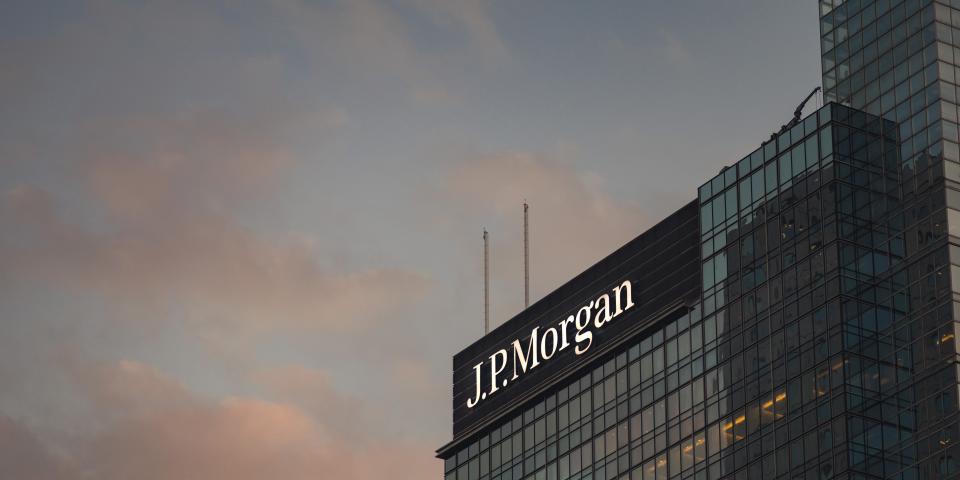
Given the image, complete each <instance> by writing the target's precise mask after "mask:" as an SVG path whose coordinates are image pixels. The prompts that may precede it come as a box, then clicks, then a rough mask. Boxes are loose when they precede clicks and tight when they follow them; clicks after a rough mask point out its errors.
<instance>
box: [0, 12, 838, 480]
mask: <svg viewBox="0 0 960 480" xmlns="http://www.w3.org/2000/svg"><path fill="white" fill-rule="evenodd" d="M4 4H5V5H4V14H3V15H2V16H0V172H2V174H0V478H17V479H26V480H29V479H43V480H46V479H54V480H59V479H105V480H114V479H130V478H137V479H143V480H154V479H158V480H159V479H220V478H232V479H236V480H253V479H277V478H282V479H293V480H297V479H307V478H310V479H317V478H320V479H327V478H329V479H358V480H367V479H382V478H392V479H400V480H406V479H425V478H437V479H439V478H442V462H440V461H439V460H436V459H435V458H434V451H435V450H436V449H437V448H438V447H440V446H441V445H443V444H445V443H447V442H448V441H449V440H450V439H451V434H452V432H451V423H452V420H451V398H450V396H451V368H452V356H453V354H454V353H456V352H457V351H459V350H460V349H462V348H463V347H465V346H466V345H469V344H470V343H472V342H473V341H474V340H476V339H477V338H479V336H480V335H481V334H482V329H483V327H482V322H483V296H482V284H483V283H482V282H483V279H482V271H483V270H482V269H483V263H482V260H483V257H482V251H483V246H482V240H481V232H482V230H483V228H486V229H488V230H489V231H490V234H491V303H492V308H491V318H492V323H493V325H494V326H495V325H498V324H499V323H501V322H503V321H506V320H507V319H509V318H510V317H512V316H513V315H515V314H516V313H518V312H519V311H520V310H521V309H522V306H523V288H522V282H523V271H522V204H523V202H524V200H526V201H527V202H528V203H529V204H530V209H531V210H530V215H531V216H530V240H531V261H530V262H531V296H532V299H533V300H536V299H538V298H540V297H542V296H543V295H544V294H546V293H548V292H550V291H552V290H553V289H555V288H556V287H558V286H559V285H561V284H562V283H563V282H564V281H565V280H567V279H569V278H571V277H572V276H574V275H575V274H576V273H578V272H580V271H582V270H583V269H585V268H587V267H589V266H590V265H592V264H593V263H594V262H596V261H597V260H599V259H600V258H602V257H604V256H605V255H607V254H609V253H610V252H612V251H613V250H614V249H615V248H617V247H618V246H620V245H622V244H623V243H625V242H627V241H628V240H630V239H631V238H633V237H634V236H636V235H638V234H640V233H641V232H643V231H644V230H646V229H647V228H649V227H650V226H652V225H653V224H655V223H656V222H657V221H658V220H660V219H662V218H663V217H665V216H666V215H668V214H669V213H671V212H673V211H674V210H676V209H678V208H680V207H681V206H683V205H684V204H685V203H687V202H688V201H690V200H692V199H693V198H694V197H695V195H696V188H697V187H698V186H699V185H700V184H702V183H703V182H705V181H707V180H708V179H709V178H710V177H712V176H713V175H714V174H716V173H717V172H718V171H719V169H720V168H722V167H723V166H725V165H729V164H732V163H734V162H736V161H737V160H738V159H740V158H741V157H743V156H745V155H747V154H749V153H750V152H751V151H752V150H753V149H754V148H756V147H757V146H758V145H759V144H760V142H761V141H762V140H764V139H765V138H766V137H768V136H769V134H770V132H771V131H773V130H776V129H778V128H779V126H780V125H781V124H783V123H785V122H786V121H788V120H789V118H790V117H791V116H792V113H793V110H794V108H795V107H796V105H797V104H798V103H799V102H800V101H801V100H802V99H803V98H804V97H805V96H806V95H807V93H808V92H809V91H810V90H811V89H813V88H814V87H815V86H817V85H819V81H820V80H819V73H820V69H819V56H818V43H817V28H818V26H817V17H816V16H817V6H816V2H815V1H813V0H808V1H803V2H800V1H796V0H724V1H722V2H718V1H716V0H675V1H660V0H643V1H614V0H609V1H608V0H604V1H600V2H579V1H557V0H549V1H548V0H512V1H498V2H495V1H473V0H391V1H382V0H343V1H316V2H314V1H307V0H260V1H244V0H230V1H227V0H224V1H177V0H171V1H164V2H153V1H126V2H123V1H115V0H95V1H62V2H60V1H35V0H27V1H20V0H11V1H7V2H4ZM813 107H815V105H810V106H809V107H808V110H807V111H811V110H812V108H813Z"/></svg>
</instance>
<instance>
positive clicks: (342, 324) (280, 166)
mask: <svg viewBox="0 0 960 480" xmlns="http://www.w3.org/2000/svg"><path fill="white" fill-rule="evenodd" d="M282 120H289V119H288V118H281V119H280V120H275V119H274V118H273V117H270V116H265V117H264V118H262V119H260V120H257V119H253V120H249V119H246V120H244V121H236V120H235V119H234V118H233V117H230V116H224V115H219V114H197V115H183V116H176V117H173V118H160V119H146V120H144V119H133V120H131V121H128V122H125V123H124V124H123V125H118V126H117V127H116V130H118V131H119V132H118V133H117V134H118V135H119V136H120V137H122V138H125V139H126V140H127V142H126V143H123V144H119V145H118V144H109V145H94V146H91V147H90V151H88V152H83V153H79V154H78V155H77V157H76V158H75V159H74V160H73V163H72V166H71V168H72V170H73V171H74V172H75V174H76V176H77V178H79V179H80V182H79V187H81V188H82V191H83V192H85V194H84V195H82V196H81V197H80V198H81V203H79V204H76V205H68V204H66V202H65V201H64V200H62V199H60V198H58V197H57V196H55V195H54V194H52V192H51V191H50V190H49V189H46V188H42V187H38V186H34V185H29V184H28V185H17V186H14V187H12V188H10V189H9V190H7V191H6V192H4V194H3V197H2V204H0V218H2V219H3V220H4V221H5V224H7V225H11V226H12V227H15V228H10V229H4V232H3V233H0V265H3V266H4V267H6V269H7V271H8V272H10V273H11V275H7V276H5V277H4V280H3V281H5V282H10V281H17V280H18V278H33V279H38V280H40V281H44V282H51V284H55V285H59V286H61V287H67V288H71V289H74V290H80V291H87V292H92V293H97V294H99V295H102V296H103V297H104V298H106V299H107V300H109V301H111V302H116V303H118V304H132V305H140V306H142V305H148V306H153V307H154V308H160V309H164V308H169V307H172V306H174V305H180V306H186V307H189V308H190V309H191V310H190V311H191V312H192V315H193V317H194V319H195V320H199V321H201V322H205V323H211V324H226V325H234V326H235V327H236V326H241V327H242V326H247V327H264V326H266V325H269V326H271V327H278V326H284V325H286V326H297V327H307V326H312V327H317V328H324V329H331V330H333V331H336V330H344V329H346V330H352V329H356V328H361V329H362V328H365V327H366V326H368V324H369V322H370V321H372V320H373V319H374V318H376V317H377V316H378V315H380V314H382V313H383V312H386V311H389V310H391V309H393V308H397V307H401V306H403V305H405V304H408V302H410V301H415V300H416V299H418V298H420V297H421V296H422V295H423V294H424V292H425V291H426V289H427V288H428V280H427V279H426V278H425V277H424V276H423V275H422V274H419V273H415V272H411V271H404V270H399V269H391V268H389V267H383V268H376V269H367V270H355V271H336V270H332V269H331V268H330V267H325V266H323V265H321V263H320V260H319V258H320V257H321V256H322V251H321V249H320V247H319V246H318V245H317V243H318V242H317V241H316V240H313V239H311V237H309V236H306V235H303V234H300V233H298V232H296V231H290V232H283V231H280V232H276V231H267V230H265V229H258V228H255V227H254V226H251V225H249V224H248V223H249V222H246V221H245V220H244V218H243V217H242V216H241V213H242V212H246V211H249V210H255V209H256V208H257V207H259V206H260V205H262V204H263V202H264V201H265V200H266V199H269V196H270V194H271V193H272V192H273V191H274V190H275V188H277V186H278V185H282V180H283V178H284V177H285V176H286V175H288V174H289V172H290V168H291V166H292V165H293V164H295V163H296V158H297V157H296V156H295V155H293V154H292V153H290V152H288V151H286V150H285V149H283V148H281V147H280V146H279V141H278V139H277V137H278V135H279V133H278V131H277V129H278V128H279V125H282ZM78 207H79V211H88V212H92V213H90V214H89V217H92V219H91V218H81V219H78V218H76V217H75V216H68V215H67V214H66V213H65V212H66V211H68V210H69V211H72V212H76V211H77V210H78ZM320 241H321V242H322V239H320Z"/></svg>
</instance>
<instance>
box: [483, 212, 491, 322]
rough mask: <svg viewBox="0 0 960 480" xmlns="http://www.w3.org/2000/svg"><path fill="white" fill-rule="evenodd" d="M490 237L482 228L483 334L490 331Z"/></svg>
mask: <svg viewBox="0 0 960 480" xmlns="http://www.w3.org/2000/svg"><path fill="white" fill-rule="evenodd" d="M489 244H490V238H489V235H488V234H487V229H486V228H484V229H483V334H484V335H486V334H488V333H490V247H489Z"/></svg>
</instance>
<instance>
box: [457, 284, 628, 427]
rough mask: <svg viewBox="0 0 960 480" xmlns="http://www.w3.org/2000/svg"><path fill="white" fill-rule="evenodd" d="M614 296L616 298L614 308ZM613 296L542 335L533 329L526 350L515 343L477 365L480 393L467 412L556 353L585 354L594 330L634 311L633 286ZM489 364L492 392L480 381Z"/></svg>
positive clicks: (622, 286) (601, 298)
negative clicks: (566, 351) (570, 348)
mask: <svg viewBox="0 0 960 480" xmlns="http://www.w3.org/2000/svg"><path fill="white" fill-rule="evenodd" d="M611 293H612V294H613V300H612V302H613V305H612V306H611V299H610V295H611ZM611 293H604V294H603V295H600V296H599V297H597V299H596V300H593V301H591V302H590V303H588V304H586V305H584V306H582V307H580V308H579V309H578V310H577V311H576V313H573V314H571V315H570V316H568V317H567V318H565V319H563V320H561V321H559V322H558V323H557V325H556V326H551V327H549V328H545V329H543V333H542V334H541V330H540V327H536V328H534V329H533V330H532V331H530V339H529V341H528V342H527V345H526V346H524V345H523V344H522V343H521V342H520V340H519V339H517V340H514V341H513V343H512V344H511V345H509V346H508V347H507V348H501V349H500V350H497V351H496V352H493V354H492V355H490V358H488V359H486V360H484V361H482V362H480V363H478V364H476V365H474V367H473V372H474V375H475V376H476V388H477V390H476V393H475V394H474V395H473V398H469V399H467V408H473V407H475V406H477V404H478V403H480V402H481V401H483V400H486V399H487V397H489V396H490V395H493V394H494V393H497V391H498V390H500V389H501V388H503V387H506V386H507V384H508V383H510V382H512V381H515V380H516V379H518V378H520V375H523V374H524V373H526V372H527V371H528V370H533V369H534V368H537V366H538V365H540V362H541V361H544V362H545V361H547V360H550V359H551V358H553V356H554V355H556V354H557V352H562V351H563V350H566V349H567V348H568V347H570V346H571V345H573V347H574V349H573V351H574V353H576V354H577V355H583V354H584V353H586V352H587V350H588V349H590V345H592V344H593V330H594V329H600V328H603V326H604V325H606V324H607V323H609V322H611V321H613V319H615V318H617V317H618V316H619V315H620V314H621V313H623V312H625V311H627V310H629V309H630V308H631V307H633V286H632V285H631V284H630V280H625V281H624V282H623V283H621V284H620V285H618V286H617V287H614V288H613V290H612V291H611ZM611 308H612V310H613V311H612V312H611ZM571 325H572V327H573V328H571ZM571 340H572V343H571ZM511 352H512V354H511ZM508 359H510V360H511V361H512V364H513V365H512V366H513V376H512V377H510V378H509V379H508V378H507V376H508V375H509V372H504V370H506V368H507V363H508V362H507V360H508ZM487 364H488V365H489V369H490V385H489V388H487V389H484V385H483V384H482V383H483V380H482V379H481V377H482V373H483V369H484V365H487Z"/></svg>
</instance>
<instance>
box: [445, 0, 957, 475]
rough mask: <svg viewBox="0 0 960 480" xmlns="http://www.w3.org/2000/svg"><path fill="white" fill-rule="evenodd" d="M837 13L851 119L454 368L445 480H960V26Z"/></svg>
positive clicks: (749, 165)
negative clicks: (959, 357)
mask: <svg viewBox="0 0 960 480" xmlns="http://www.w3.org/2000/svg"><path fill="white" fill-rule="evenodd" d="M958 3H960V2H958ZM958 6H960V5H958ZM955 12H956V13H955ZM820 14H821V33H822V38H821V43H822V47H823V78H824V80H823V81H824V89H825V97H826V99H828V100H830V101H831V102H832V103H828V104H827V105H825V106H824V107H823V108H821V109H819V110H818V111H816V112H814V113H812V114H810V115H808V116H807V117H806V118H803V119H799V118H798V119H796V120H794V121H791V122H790V123H789V124H788V125H786V126H785V127H784V128H780V129H779V132H778V133H777V134H776V135H774V136H772V137H771V139H770V140H769V141H767V142H765V143H764V144H763V145H761V146H760V147H759V148H758V149H757V150H755V151H754V152H752V153H750V154H749V155H747V156H745V157H744V158H743V159H741V160H740V161H738V162H736V163H735V164H732V165H730V166H729V167H727V168H725V169H724V170H723V171H722V172H721V173H720V174H719V175H717V176H715V177H714V178H712V179H711V180H710V181H708V182H706V183H705V184H704V185H703V186H702V187H700V189H699V191H698V195H697V199H696V200H694V201H692V202H691V203H690V204H688V205H686V206H685V207H683V208H681V209H680V210H678V211H677V212H676V213H674V214H672V215H670V216H669V217H667V218H666V219H665V220H663V221H662V222H660V223H659V224H657V225H656V226H654V227H652V228H651V229H650V230H648V231H647V232H644V233H643V234H641V235H640V236H638V237H637V238H636V239H634V240H632V241H631V242H629V243H628V244H627V245H625V246H623V247H622V248H620V249H619V250H617V251H616V252H613V253H612V254H611V255H610V256H608V257H607V258H605V259H603V260H601V261H600V262H598V263H597V264H596V265H594V266H593V267H591V268H589V269H588V270H586V271H585V272H583V273H581V274H580V275H578V276H577V277H575V278H573V279H572V280H570V281H569V282H567V283H566V284H564V285H563V286H561V287H560V288H558V289H557V290H556V291H554V292H552V293H550V294H548V295H547V296H545V297H544V298H543V299H541V300H540V301H538V302H536V303H534V304H533V305H531V306H530V307H529V308H528V309H526V310H524V311H523V312H521V313H520V314H518V315H517V316H516V317H514V318H512V319H510V320H508V321H507V322H506V323H504V324H503V325H501V326H500V327H498V328H497V329H495V330H493V331H492V332H491V333H490V334H488V335H487V336H485V337H483V338H482V339H480V340H478V341H477V342H475V343H474V344H472V345H470V346H468V347H467V348H465V349H464V350H463V351H461V352H460V353H458V354H457V355H456V356H455V357H454V365H453V410H454V419H453V440H452V441H451V442H450V443H449V444H447V445H446V446H444V447H442V448H441V449H440V450H438V452H437V453H438V456H439V457H441V458H442V459H444V463H445V476H446V479H448V480H508V479H509V480H520V479H527V478H531V479H538V480H541V479H542V480H557V479H559V480H567V479H574V480H586V479H591V480H612V479H631V480H638V479H640V480H652V479H657V480H659V479H688V478H689V479H711V480H712V479H720V478H736V479H741V478H742V479H746V478H751V479H756V478H791V479H792V478H803V479H828V478H858V479H866V478H903V479H913V478H917V479H920V478H955V477H956V476H957V475H958V473H960V468H958V466H957V463H956V462H957V459H958V458H960V452H958V451H957V448H960V447H958V445H957V442H958V441H960V432H958V426H957V422H958V420H957V412H958V406H957V393H958V384H960V381H958V370H957V365H956V344H955V342H956V340H955V339H956V335H955V326H954V319H955V318H958V313H957V311H958V310H957V308H956V304H955V302H954V300H953V297H954V294H953V289H954V288H958V287H953V288H951V284H954V285H960V283H958V282H960V267H957V266H953V265H952V263H951V261H952V262H954V263H958V264H960V249H958V247H956V246H953V245H951V234H952V233H954V232H955V231H960V199H958V198H957V193H956V192H954V191H953V190H952V188H951V187H952V185H953V181H954V180H953V179H956V178H957V177H958V176H960V164H957V163H955V162H957V161H958V158H957V154H956V152H957V149H958V147H957V135H958V132H957V124H956V121H957V110H956V109H957V107H956V105H955V103H956V92H955V90H953V89H955V88H956V87H955V86H953V83H952V82H953V81H954V78H956V77H960V72H954V67H953V66H952V64H951V62H952V61H953V58H954V57H953V55H954V47H953V46H952V43H951V42H952V40H951V39H952V38H953V35H954V28H953V27H952V26H951V23H950V21H951V20H952V19H953V18H957V20H958V21H960V10H953V9H952V8H951V7H950V6H948V5H945V4H940V3H937V2H932V1H928V2H921V1H892V0H884V1H874V2H867V1H852V0H851V1H847V2H844V3H836V4H834V3H828V2H821V3H820ZM945 20H946V21H945ZM958 25H960V22H958ZM956 32H957V38H958V41H960V29H958V30H956ZM957 59H958V60H960V49H957ZM948 71H949V72H950V73H949V74H948V73H946V72H948ZM948 91H949V92H950V93H949V94H948V93H947V92H948ZM948 111H949V113H948ZM951 119H952V120H951ZM948 131H949V133H948ZM951 201H952V202H951ZM951 206H956V208H958V210H957V211H955V210H952V209H951V208H950V207H951ZM948 226H949V227H948ZM955 275H957V278H958V280H952V279H953V278H954V276H955Z"/></svg>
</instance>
